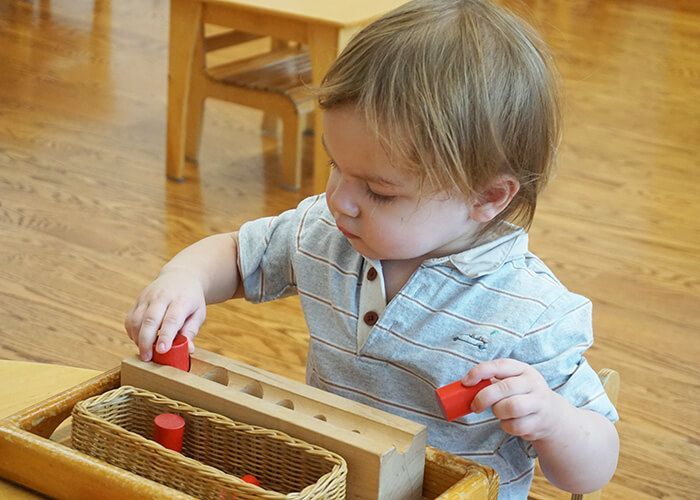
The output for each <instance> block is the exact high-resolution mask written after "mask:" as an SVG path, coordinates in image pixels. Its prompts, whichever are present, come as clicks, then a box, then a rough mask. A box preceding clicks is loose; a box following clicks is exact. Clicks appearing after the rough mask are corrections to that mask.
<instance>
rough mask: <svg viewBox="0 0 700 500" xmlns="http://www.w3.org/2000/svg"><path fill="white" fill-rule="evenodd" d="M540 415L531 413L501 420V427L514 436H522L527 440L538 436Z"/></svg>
mask: <svg viewBox="0 0 700 500" xmlns="http://www.w3.org/2000/svg"><path fill="white" fill-rule="evenodd" d="M538 419H539V417H538V415H537V414H536V413H531V414H530V415H527V416H525V417H520V418H511V419H509V420H501V429H503V430H504V431H505V432H507V433H508V434H510V435H512V436H520V437H522V438H524V439H527V440H530V441H531V440H533V439H536V438H537V433H536V431H537V428H538Z"/></svg>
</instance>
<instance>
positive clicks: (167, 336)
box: [156, 301, 192, 354]
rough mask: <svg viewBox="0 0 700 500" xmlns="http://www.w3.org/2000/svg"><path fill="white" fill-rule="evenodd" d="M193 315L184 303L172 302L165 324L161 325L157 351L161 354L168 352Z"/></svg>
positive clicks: (165, 317) (164, 318)
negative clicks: (189, 317) (185, 323)
mask: <svg viewBox="0 0 700 500" xmlns="http://www.w3.org/2000/svg"><path fill="white" fill-rule="evenodd" d="M190 314H192V310H191V309H190V308H189V307H187V305H186V304H184V303H183V302H179V301H175V302H171V303H170V305H169V306H168V309H167V310H166V311H165V316H164V317H163V322H162V323H161V325H160V332H159V334H158V344H157V345H156V350H157V351H158V352H159V353H161V354H162V353H164V352H168V351H169V350H170V348H171V347H172V345H173V339H174V338H175V335H177V332H178V331H179V330H180V328H182V325H183V323H184V322H185V320H186V319H187V317H188V316H189V315H190Z"/></svg>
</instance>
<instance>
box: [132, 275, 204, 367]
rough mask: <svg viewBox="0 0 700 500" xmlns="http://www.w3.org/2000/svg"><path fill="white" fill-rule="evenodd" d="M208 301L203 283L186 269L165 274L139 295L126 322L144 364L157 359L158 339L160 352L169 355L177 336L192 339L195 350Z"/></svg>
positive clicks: (191, 349)
mask: <svg viewBox="0 0 700 500" xmlns="http://www.w3.org/2000/svg"><path fill="white" fill-rule="evenodd" d="M206 311H207V309H206V302H205V300H204V290H203V287H202V284H201V282H200V281H199V280H198V279H197V278H196V276H195V275H194V274H192V273H190V272H188V271H187V270H185V269H170V270H167V271H162V272H161V274H160V275H159V276H158V278H156V280H155V281H153V283H151V284H150V285H148V286H147V287H146V288H145V289H144V290H143V291H142V292H141V294H140V295H139V297H138V299H137V300H136V303H135V304H134V306H133V307H132V308H131V310H130V311H129V312H128V314H127V316H126V319H125V320H124V327H125V328H126V332H127V333H128V335H129V337H130V338H131V340H133V341H134V343H136V345H138V347H139V356H140V357H141V359H142V360H143V361H150V360H151V358H152V357H153V344H154V343H155V341H156V336H157V337H158V345H157V346H156V349H157V350H158V352H161V353H163V352H167V351H168V350H170V347H171V345H172V343H173V339H174V338H175V335H177V334H178V333H181V334H182V335H184V336H185V337H187V339H188V341H189V342H188V343H189V350H190V352H192V351H194V343H193V340H194V337H195V335H197V332H198V331H199V328H200V327H201V326H202V323H204V318H205V317H206V313H207V312H206Z"/></svg>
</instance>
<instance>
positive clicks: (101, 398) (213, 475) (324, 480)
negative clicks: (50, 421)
mask: <svg viewBox="0 0 700 500" xmlns="http://www.w3.org/2000/svg"><path fill="white" fill-rule="evenodd" d="M130 395H136V396H141V397H145V398H146V399H148V400H150V401H151V402H153V403H157V404H162V405H165V406H167V407H168V408H170V409H171V410H173V411H175V412H181V413H184V414H189V415H193V416H197V417H204V418H208V419H210V420H212V421H214V422H215V423H217V424H221V425H223V426H224V427H228V428H229V429H235V430H236V431H238V432H244V433H247V434H253V435H256V436H261V435H262V436H266V437H268V438H271V439H274V440H277V441H282V442H283V443H284V444H285V445H287V446H291V447H293V448H301V449H302V450H303V451H304V452H305V453H308V454H310V455H317V456H321V457H323V458H325V459H326V460H328V461H329V462H331V463H332V464H333V467H332V469H331V470H330V471H329V472H327V473H326V474H324V475H322V476H320V477H319V478H318V479H317V480H316V482H314V483H313V484H310V485H308V486H306V487H305V488H304V489H303V490H301V491H295V492H290V493H287V494H284V493H279V492H275V491H274V490H266V489H264V488H261V487H259V486H255V485H253V484H250V483H246V482H245V481H243V480H242V479H241V478H239V477H238V476H235V475H233V474H229V473H227V472H224V471H222V470H221V469H218V468H216V467H214V466H211V465H206V464H203V463H201V462H200V461H198V460H195V459H193V458H190V457H187V456H185V455H183V454H181V453H178V452H176V451H173V450H169V449H167V448H165V447H163V446H161V445H160V444H158V443H156V442H155V441H152V440H150V439H148V438H145V437H143V436H141V435H140V434H138V433H136V432H132V431H129V430H127V429H125V428H123V427H121V426H119V425H117V424H114V423H112V422H109V421H108V420H105V419H104V418H102V417H99V416H97V415H95V414H93V413H92V412H91V411H90V410H91V407H92V406H94V405H97V404H103V403H109V402H112V401H113V400H115V399H117V398H120V397H123V396H130ZM72 415H73V418H74V420H75V417H76V416H77V417H78V420H80V419H84V420H87V421H90V422H92V423H93V424H98V425H100V426H103V427H107V429H109V430H110V431H111V432H113V433H116V434H117V435H119V436H121V437H124V438H128V439H134V440H136V441H137V442H139V443H140V445H141V446H145V447H147V448H149V449H151V450H153V451H155V452H157V453H161V454H165V455H166V456H169V457H170V459H171V460H174V461H176V462H177V463H179V464H181V465H184V466H196V467H197V469H198V473H202V474H203V475H205V476H207V477H208V478H210V479H216V480H218V481H222V482H226V483H229V484H230V485H231V486H235V487H236V488H237V489H238V490H240V491H239V493H250V494H256V493H257V494H260V493H262V492H265V493H266V494H268V495H269V494H273V493H274V494H275V496H274V498H287V497H288V496H289V495H293V498H306V497H308V498H316V495H318V493H319V492H317V491H315V490H316V489H319V488H323V487H325V486H326V485H327V484H328V483H330V482H331V481H332V480H334V479H335V478H337V477H338V476H346V477H347V462H346V461H345V459H344V458H343V457H341V456H340V455H338V454H337V453H334V452H332V451H329V450H327V449H325V448H322V447H321V446H318V445H315V444H311V443H307V442H306V441H303V440H301V439H298V438H295V437H292V436H289V435H288V434H286V433H284V432H282V431H278V430H275V429H268V428H266V427H261V426H257V425H251V424H246V423H244V422H239V421H236V420H234V419H232V418H229V417H226V416H224V415H221V414H219V413H214V412H211V411H208V410H204V409H202V408H198V407H196V406H192V405H190V404H188V403H185V402H182V401H178V400H175V399H171V398H168V397H167V396H164V395H162V394H158V393H156V392H153V391H149V390H146V389H141V388H139V387H134V386H131V385H123V386H120V387H118V388H116V389H112V390H111V391H107V392H105V393H103V394H99V395H97V396H92V397H90V398H87V399H84V400H82V401H79V402H78V403H76V404H75V406H74V407H73V412H72ZM278 495H279V496H278ZM266 498H273V497H268V496H267V495H266Z"/></svg>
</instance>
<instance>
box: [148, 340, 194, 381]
mask: <svg viewBox="0 0 700 500" xmlns="http://www.w3.org/2000/svg"><path fill="white" fill-rule="evenodd" d="M157 342H158V341H157V340H156V343H157ZM153 361H154V362H156V363H158V364H159V365H169V366H174V367H175V368H178V369H180V370H183V371H186V372H188V371H190V351H189V348H188V345H187V337H185V336H184V335H180V334H178V335H176V336H175V338H174V339H173V345H172V347H171V348H170V350H169V351H168V352H164V353H160V352H158V351H157V350H156V348H155V346H153Z"/></svg>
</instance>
